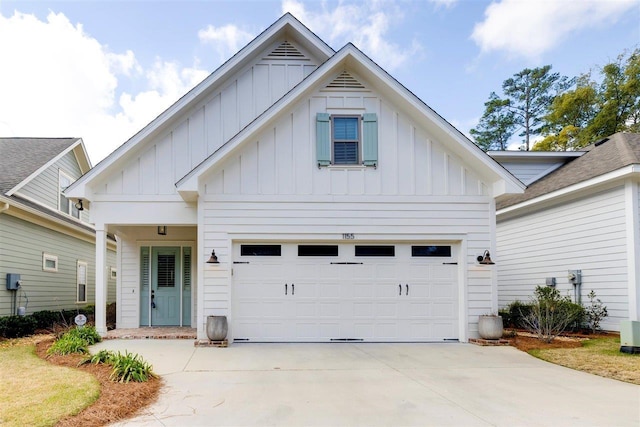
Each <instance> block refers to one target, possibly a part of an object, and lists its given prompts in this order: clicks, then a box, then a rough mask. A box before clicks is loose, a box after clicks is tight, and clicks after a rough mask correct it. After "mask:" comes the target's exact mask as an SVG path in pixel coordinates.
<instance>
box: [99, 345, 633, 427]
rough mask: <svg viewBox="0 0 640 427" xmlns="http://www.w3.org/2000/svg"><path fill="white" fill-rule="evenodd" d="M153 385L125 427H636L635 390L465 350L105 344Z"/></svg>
mask: <svg viewBox="0 0 640 427" xmlns="http://www.w3.org/2000/svg"><path fill="white" fill-rule="evenodd" d="M103 348H107V349H110V350H125V349H126V350H128V351H131V352H135V353H139V354H141V355H142V356H143V357H144V358H145V359H146V360H148V361H150V362H151V363H152V364H153V366H154V369H155V371H156V372H157V373H158V374H160V375H162V377H163V379H164V381H165V388H164V389H163V392H162V394H161V396H160V398H159V400H158V401H157V402H156V403H155V404H154V405H152V406H151V407H149V408H148V409H147V410H145V411H144V413H143V414H141V415H140V416H138V417H137V418H134V419H131V420H128V421H126V422H124V423H121V424H119V425H123V426H124V425H126V426H631V427H638V426H640V386H636V385H632V384H626V383H622V382H618V381H614V380H608V379H605V378H600V377H597V376H594V375H590V374H586V373H583V372H578V371H573V370H571V369H566V368H562V367H559V366H556V365H552V364H549V363H546V362H542V361H540V360H538V359H535V358H533V357H531V356H529V355H527V354H525V353H523V352H520V351H518V350H516V349H514V348H511V347H478V346H474V345H471V344H454V343H452V344H362V343H359V344H233V345H232V346H230V347H229V348H201V347H198V348H195V347H194V346H193V342H192V341H190V340H110V341H106V342H102V343H100V344H98V345H96V346H94V347H93V348H92V351H97V350H99V349H103Z"/></svg>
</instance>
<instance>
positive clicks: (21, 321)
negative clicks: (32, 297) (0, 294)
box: [0, 316, 36, 338]
mask: <svg viewBox="0 0 640 427" xmlns="http://www.w3.org/2000/svg"><path fill="white" fill-rule="evenodd" d="M35 331H36V320H35V319H34V318H33V317H32V316H8V317H2V318H0V336H3V337H5V338H20V337H26V336H29V335H33V333H34V332H35Z"/></svg>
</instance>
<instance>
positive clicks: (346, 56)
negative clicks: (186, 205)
mask: <svg viewBox="0 0 640 427" xmlns="http://www.w3.org/2000/svg"><path fill="white" fill-rule="evenodd" d="M347 68H348V69H350V70H354V71H355V72H356V73H357V74H359V75H361V76H363V77H365V78H368V79H369V80H370V81H372V82H373V83H374V85H375V87H376V89H377V90H378V91H379V92H380V93H381V94H383V95H385V96H386V97H388V98H390V99H393V100H394V101H395V102H396V103H397V105H400V106H403V107H405V109H406V110H407V111H408V112H409V114H411V115H412V116H413V118H414V119H415V120H416V121H417V122H418V123H421V124H423V125H425V127H427V128H428V129H429V130H430V132H431V133H432V134H433V135H434V136H436V137H437V138H438V139H440V140H445V141H452V142H454V143H453V144H451V145H448V146H447V148H449V149H451V150H452V151H453V152H454V153H456V154H458V155H459V156H460V157H462V158H464V159H465V161H466V162H467V163H470V164H473V165H474V166H475V167H476V169H477V170H478V171H480V172H481V173H484V175H485V176H487V175H490V176H491V177H492V180H493V184H494V186H495V185H497V187H495V188H494V189H493V190H494V194H504V193H520V192H522V191H523V190H524V184H522V183H521V182H520V181H519V180H518V179H517V178H515V177H514V176H513V175H512V174H511V173H510V172H508V171H507V170H506V169H505V168H504V167H503V166H501V165H500V164H498V162H496V161H495V160H493V159H492V158H491V157H489V156H488V155H487V154H486V153H485V152H483V151H482V150H481V149H480V148H479V147H478V146H477V145H475V144H474V143H473V142H472V141H470V140H469V139H468V138H467V137H466V136H464V135H463V134H462V133H461V132H460V131H459V130H458V129H456V128H455V127H454V126H453V125H451V124H450V123H449V122H447V121H446V120H445V119H444V118H443V117H442V116H440V115H439V114H438V113H436V112H435V111H434V110H433V109H431V107H429V106H428V105H427V104H425V103H424V101H422V100H421V99H420V98H418V97H417V96H416V95H414V94H413V93H412V92H411V91H409V90H408V89H407V88H406V87H404V86H403V85H402V84H400V83H399V82H398V81H397V80H396V79H395V78H393V77H392V76H391V75H390V74H388V73H387V72H386V71H385V70H383V69H382V68H381V67H380V66H379V65H378V64H376V63H375V62H374V61H373V60H371V58H369V57H368V56H367V55H365V54H364V53H363V52H362V51H360V50H359V49H358V48H356V47H355V46H354V45H353V44H351V43H348V44H347V45H345V46H344V47H343V48H342V49H340V50H339V51H338V52H337V53H336V54H335V55H333V56H332V57H331V58H329V59H328V60H327V61H326V62H325V63H323V64H322V65H321V66H320V67H318V68H317V69H316V70H315V71H314V72H313V73H311V74H310V75H309V76H307V77H306V78H305V79H304V80H302V82H300V83H299V84H298V85H297V86H295V87H294V88H293V89H291V90H290V91H289V92H288V93H287V94H286V95H284V96H283V97H282V98H280V99H279V100H278V101H277V102H276V103H274V104H273V105H272V106H271V107H269V108H268V109H267V110H266V111H265V112H263V113H262V114H261V115H260V116H258V117H257V118H256V119H255V120H254V121H253V122H251V123H249V124H248V125H247V126H246V127H245V128H244V129H242V130H241V131H240V132H239V133H238V134H236V135H235V136H234V137H232V138H231V139H230V140H229V141H227V142H226V143H225V144H223V145H222V146H221V147H220V148H219V149H218V150H216V151H215V152H214V153H213V154H211V155H210V156H209V157H208V158H207V159H205V160H204V161H203V162H202V163H200V164H199V165H198V166H196V167H195V168H194V169H193V170H192V171H191V172H189V173H188V174H187V175H185V176H184V177H183V178H182V179H180V180H179V181H178V182H177V183H176V187H178V192H179V193H180V194H181V195H182V197H183V198H184V199H185V200H193V199H194V198H195V196H196V194H197V191H198V178H199V176H201V175H202V174H203V173H206V172H207V171H208V170H209V169H210V168H211V167H213V166H214V165H215V164H216V163H218V162H219V161H221V160H222V159H223V158H225V157H226V156H227V155H228V154H230V153H231V152H232V151H233V150H235V149H236V148H237V147H238V146H239V145H240V144H242V143H243V142H244V141H246V140H248V139H251V137H252V136H254V135H255V134H256V133H258V132H259V131H260V130H261V129H263V128H264V127H265V126H266V125H267V124H268V123H269V122H270V121H271V120H274V119H275V118H276V117H277V116H278V114H279V113H280V112H282V111H283V110H284V109H285V108H286V107H287V106H289V105H291V104H292V103H295V102H297V101H298V100H300V99H301V98H303V97H304V96H307V95H309V94H310V93H311V92H312V91H314V90H315V89H316V88H317V87H318V85H319V84H322V83H326V80H327V79H330V78H335V77H336V76H338V77H339V76H340V75H342V73H343V72H344V70H345V69H347Z"/></svg>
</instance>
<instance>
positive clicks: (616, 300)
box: [495, 186, 628, 330]
mask: <svg viewBox="0 0 640 427" xmlns="http://www.w3.org/2000/svg"><path fill="white" fill-rule="evenodd" d="M626 234H627V233H626V226H625V198H624V187H622V186H616V187H609V188H606V189H603V190H602V191H600V192H598V193H596V194H593V195H591V196H588V197H584V198H580V199H576V200H573V201H571V202H566V203H563V204H562V205H559V206H555V207H551V208H546V209H544V210H543V211H537V212H532V213H529V214H525V215H523V216H519V217H517V218H512V219H508V220H501V219H500V218H499V219H498V224H497V252H496V257H495V261H496V265H497V267H498V295H499V304H500V306H501V307H502V306H505V305H507V304H508V303H510V302H512V301H514V300H520V301H525V302H526V301H528V300H529V297H530V296H531V295H532V294H533V290H534V288H535V286H536V285H544V283H545V278H546V277H555V278H556V280H557V288H558V289H559V290H560V291H561V292H562V293H563V294H570V295H572V296H573V285H571V284H570V283H569V281H568V278H567V276H568V270H582V301H583V303H586V302H588V298H587V294H588V293H589V292H590V291H591V290H592V289H593V290H595V292H596V295H597V297H598V298H600V299H601V300H602V301H603V302H604V303H605V305H606V306H607V309H608V311H609V317H608V318H606V320H605V322H603V324H602V327H603V328H605V329H608V330H618V329H619V323H620V320H622V319H627V316H628V284H627V252H626V249H627V247H626V244H627V243H626Z"/></svg>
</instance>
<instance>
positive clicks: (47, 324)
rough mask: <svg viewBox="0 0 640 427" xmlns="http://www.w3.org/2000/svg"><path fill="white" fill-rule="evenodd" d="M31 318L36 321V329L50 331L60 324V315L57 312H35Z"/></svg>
mask: <svg viewBox="0 0 640 427" xmlns="http://www.w3.org/2000/svg"><path fill="white" fill-rule="evenodd" d="M31 316H32V317H33V318H34V319H35V320H36V329H52V328H53V327H54V326H55V325H56V324H58V323H60V313H59V312H57V311H50V310H43V311H36V312H35V313H33V314H32V315H31Z"/></svg>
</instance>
